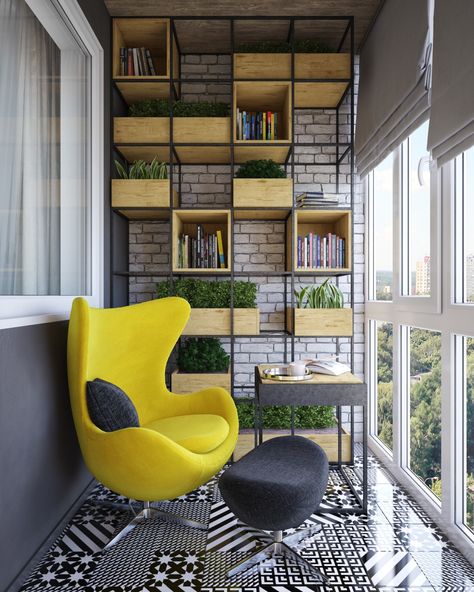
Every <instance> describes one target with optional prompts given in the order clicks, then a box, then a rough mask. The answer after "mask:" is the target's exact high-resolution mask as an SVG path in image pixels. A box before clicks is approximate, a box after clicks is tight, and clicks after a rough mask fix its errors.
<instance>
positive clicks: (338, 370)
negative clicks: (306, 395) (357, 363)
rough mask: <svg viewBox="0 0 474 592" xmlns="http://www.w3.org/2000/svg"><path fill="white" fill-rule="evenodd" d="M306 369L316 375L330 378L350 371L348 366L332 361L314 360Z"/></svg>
mask: <svg viewBox="0 0 474 592" xmlns="http://www.w3.org/2000/svg"><path fill="white" fill-rule="evenodd" d="M307 368H308V369H309V370H311V372H316V374H330V375H331V376H339V374H344V373H345V372H350V371H351V369H350V368H349V366H346V365H345V364H341V363H340V362H335V361H334V360H315V361H314V362H311V363H310V364H308V366H307Z"/></svg>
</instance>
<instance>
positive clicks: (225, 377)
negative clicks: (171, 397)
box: [171, 368, 231, 394]
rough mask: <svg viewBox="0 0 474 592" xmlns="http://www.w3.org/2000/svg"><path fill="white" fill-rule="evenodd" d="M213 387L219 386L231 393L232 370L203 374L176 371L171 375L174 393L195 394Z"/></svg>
mask: <svg viewBox="0 0 474 592" xmlns="http://www.w3.org/2000/svg"><path fill="white" fill-rule="evenodd" d="M213 386H214V387H215V386H219V387H221V388H224V389H226V390H227V391H230V389H231V375H230V368H229V370H228V371H227V372H202V373H199V374H198V373H194V372H193V373H187V372H180V371H179V370H174V372H173V373H172V374H171V390H172V392H173V393H178V394H184V393H194V392H196V391H200V390H201V389H205V388H209V387H213Z"/></svg>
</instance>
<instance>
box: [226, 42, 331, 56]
mask: <svg viewBox="0 0 474 592" xmlns="http://www.w3.org/2000/svg"><path fill="white" fill-rule="evenodd" d="M237 51H238V53H291V43H286V42H284V41H282V42H278V41H256V42H254V43H242V44H241V45H240V46H239V47H238V50H237ZM333 52H334V49H332V48H331V47H329V45H326V44H325V43H321V42H319V41H314V40H313V39H301V40H299V41H295V53H333Z"/></svg>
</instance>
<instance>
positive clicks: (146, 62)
mask: <svg viewBox="0 0 474 592" xmlns="http://www.w3.org/2000/svg"><path fill="white" fill-rule="evenodd" d="M120 76H156V70H155V66H154V64H153V60H152V57H151V53H150V50H149V49H147V48H146V47H121V48H120Z"/></svg>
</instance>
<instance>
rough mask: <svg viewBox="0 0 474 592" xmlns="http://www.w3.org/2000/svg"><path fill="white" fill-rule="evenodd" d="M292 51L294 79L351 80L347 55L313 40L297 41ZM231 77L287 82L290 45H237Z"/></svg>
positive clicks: (289, 65) (259, 43) (278, 43)
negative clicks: (273, 79) (233, 75)
mask: <svg viewBox="0 0 474 592" xmlns="http://www.w3.org/2000/svg"><path fill="white" fill-rule="evenodd" d="M294 49H295V77H296V78H302V79H303V78H304V79H311V78H318V79H324V78H327V79H346V78H350V75H351V70H350V54H349V53H338V52H336V51H335V50H334V49H333V48H332V47H330V46H328V45H327V44H326V43H323V42H320V41H318V40H315V39H300V40H296V41H295V47H294ZM234 73H235V77H236V78H240V79H245V78H247V79H262V78H263V79H272V78H288V79H289V78H290V77H291V44H290V43H286V42H272V41H259V42H254V43H245V44H242V45H240V46H239V47H238V51H237V53H235V54H234Z"/></svg>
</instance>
